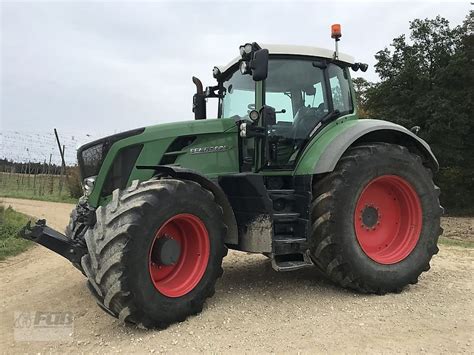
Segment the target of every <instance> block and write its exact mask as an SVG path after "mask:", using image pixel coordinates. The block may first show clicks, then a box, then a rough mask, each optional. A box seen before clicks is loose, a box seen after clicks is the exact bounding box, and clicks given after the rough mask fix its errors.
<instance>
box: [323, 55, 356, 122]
mask: <svg viewBox="0 0 474 355" xmlns="http://www.w3.org/2000/svg"><path fill="white" fill-rule="evenodd" d="M328 74H329V83H330V85H331V95H332V101H333V104H334V109H335V110H339V111H340V112H341V113H350V112H352V111H353V107H352V96H351V89H350V86H349V76H348V75H349V74H348V73H347V71H345V69H343V68H341V67H340V66H338V65H336V64H330V65H329V67H328Z"/></svg>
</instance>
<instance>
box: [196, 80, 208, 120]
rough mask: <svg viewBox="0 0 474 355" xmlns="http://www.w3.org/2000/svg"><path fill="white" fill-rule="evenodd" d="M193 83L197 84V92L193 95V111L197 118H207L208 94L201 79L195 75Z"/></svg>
mask: <svg viewBox="0 0 474 355" xmlns="http://www.w3.org/2000/svg"><path fill="white" fill-rule="evenodd" d="M193 83H194V85H196V93H195V94H194V96H193V112H194V119H195V120H205V119H206V94H205V93H204V89H203V86H202V82H201V80H199V79H198V78H196V77H195V76H193Z"/></svg>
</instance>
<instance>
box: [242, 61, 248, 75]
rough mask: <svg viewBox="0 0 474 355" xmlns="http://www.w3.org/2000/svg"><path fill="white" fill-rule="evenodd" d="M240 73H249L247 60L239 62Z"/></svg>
mask: <svg viewBox="0 0 474 355" xmlns="http://www.w3.org/2000/svg"><path fill="white" fill-rule="evenodd" d="M240 73H241V74H242V75H245V74H249V73H250V71H249V66H248V64H247V62H245V61H242V62H240Z"/></svg>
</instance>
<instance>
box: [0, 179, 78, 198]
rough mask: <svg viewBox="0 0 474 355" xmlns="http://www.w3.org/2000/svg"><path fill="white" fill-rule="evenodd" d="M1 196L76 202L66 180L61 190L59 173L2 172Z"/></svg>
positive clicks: (0, 180) (0, 182) (0, 181)
mask: <svg viewBox="0 0 474 355" xmlns="http://www.w3.org/2000/svg"><path fill="white" fill-rule="evenodd" d="M0 197H13V198H26V199H30V200H41V201H51V202H67V203H76V202H77V199H76V198H73V197H71V195H70V193H69V189H68V185H67V183H66V182H64V184H63V187H62V191H61V192H60V177H59V176H58V175H36V176H34V175H28V174H8V173H0Z"/></svg>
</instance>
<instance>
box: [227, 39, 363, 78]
mask: <svg viewBox="0 0 474 355" xmlns="http://www.w3.org/2000/svg"><path fill="white" fill-rule="evenodd" d="M261 47H262V48H266V49H268V52H269V54H270V55H271V54H288V55H302V56H309V57H321V58H328V59H333V58H334V51H333V50H331V49H326V48H319V47H310V46H298V45H287V44H262V45H261ZM240 59H241V57H235V58H234V59H232V60H231V61H230V62H229V63H228V64H227V65H223V66H218V68H219V70H220V71H221V73H224V72H225V71H227V70H228V69H229V68H230V67H232V66H233V65H235V64H236V63H238V62H239V60H240ZM338 60H339V61H341V62H345V63H348V64H354V57H352V56H350V55H348V54H345V53H341V52H339V56H338Z"/></svg>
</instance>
